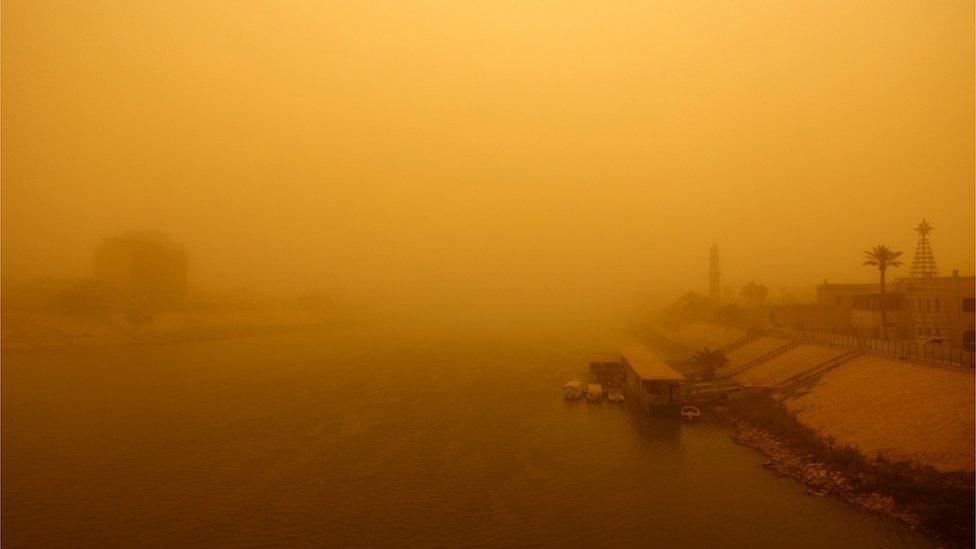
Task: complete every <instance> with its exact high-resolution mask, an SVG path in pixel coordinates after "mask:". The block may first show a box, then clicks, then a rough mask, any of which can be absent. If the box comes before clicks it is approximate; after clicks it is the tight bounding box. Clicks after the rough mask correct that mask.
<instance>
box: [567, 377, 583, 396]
mask: <svg viewBox="0 0 976 549" xmlns="http://www.w3.org/2000/svg"><path fill="white" fill-rule="evenodd" d="M585 392H586V388H585V387H584V386H583V383H582V382H579V381H576V380H573V381H569V382H566V384H565V385H563V398H564V399H565V400H579V399H581V398H583V394H584V393H585Z"/></svg>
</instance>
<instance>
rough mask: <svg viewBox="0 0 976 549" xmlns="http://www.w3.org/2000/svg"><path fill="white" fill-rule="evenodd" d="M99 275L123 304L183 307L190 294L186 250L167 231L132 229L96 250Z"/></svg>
mask: <svg viewBox="0 0 976 549" xmlns="http://www.w3.org/2000/svg"><path fill="white" fill-rule="evenodd" d="M95 278H96V279H98V280H99V281H101V282H102V283H103V284H105V285H106V287H107V288H109V290H110V292H111V294H112V298H113V299H112V300H113V301H116V302H119V303H121V304H123V305H125V304H140V305H146V306H152V307H154V308H170V307H175V306H179V305H180V304H182V303H183V301H184V298H185V297H186V279H187V260H186V252H185V251H183V247H182V246H180V245H178V244H174V243H172V242H170V241H169V237H168V236H167V235H165V234H163V233H157V232H150V231H128V232H125V233H123V234H122V236H120V237H113V238H106V239H105V240H104V241H103V242H102V244H101V245H99V246H98V248H97V249H96V250H95Z"/></svg>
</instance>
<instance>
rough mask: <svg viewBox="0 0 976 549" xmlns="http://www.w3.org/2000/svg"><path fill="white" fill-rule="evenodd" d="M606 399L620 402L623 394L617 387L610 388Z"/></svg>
mask: <svg viewBox="0 0 976 549" xmlns="http://www.w3.org/2000/svg"><path fill="white" fill-rule="evenodd" d="M607 400H609V401H610V402H615V403H620V402H623V401H624V394H623V393H621V392H620V390H619V389H611V390H610V392H609V393H608V394H607Z"/></svg>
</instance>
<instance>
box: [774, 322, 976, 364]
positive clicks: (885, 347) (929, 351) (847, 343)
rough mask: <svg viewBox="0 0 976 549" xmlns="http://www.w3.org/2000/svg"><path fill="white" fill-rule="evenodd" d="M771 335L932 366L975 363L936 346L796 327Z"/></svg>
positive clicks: (969, 353)
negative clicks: (928, 363) (926, 363)
mask: <svg viewBox="0 0 976 549" xmlns="http://www.w3.org/2000/svg"><path fill="white" fill-rule="evenodd" d="M775 332H776V333H779V334H781V335H782V336H784V337H787V338H790V339H794V340H797V341H800V342H803V343H813V344H817V345H827V346H830V347H847V348H850V349H856V350H858V351H864V352H869V353H877V354H882V355H888V356H893V357H897V358H899V359H901V360H918V361H922V362H931V363H935V364H947V365H954V366H964V367H967V368H973V365H974V364H976V360H974V358H976V357H974V353H973V351H970V350H967V349H954V348H951V347H946V346H944V345H939V344H936V343H919V342H917V341H907V340H885V339H874V338H869V337H857V336H853V335H849V334H837V333H833V332H819V331H814V330H798V329H796V328H780V329H777V330H775Z"/></svg>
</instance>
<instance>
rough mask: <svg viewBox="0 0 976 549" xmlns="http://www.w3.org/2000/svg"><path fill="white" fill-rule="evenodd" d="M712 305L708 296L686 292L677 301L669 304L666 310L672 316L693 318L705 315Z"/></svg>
mask: <svg viewBox="0 0 976 549" xmlns="http://www.w3.org/2000/svg"><path fill="white" fill-rule="evenodd" d="M710 306H711V305H710V303H709V300H708V298H707V297H705V296H703V295H700V294H698V293H696V292H686V293H685V294H684V295H682V296H681V297H680V298H678V300H677V301H675V302H674V303H672V304H671V305H669V306H668V307H667V309H666V310H667V312H668V313H669V314H671V315H672V316H675V317H678V318H682V319H691V318H698V317H700V316H701V315H703V314H704V313H705V312H707V311H708V309H709V307H710Z"/></svg>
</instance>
